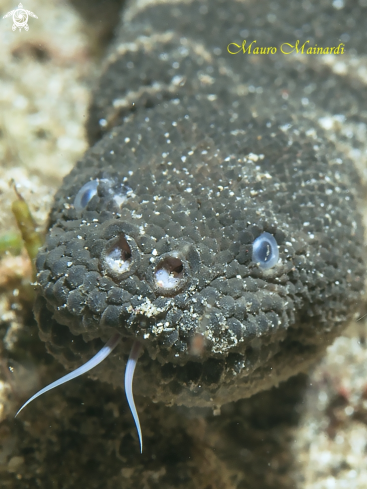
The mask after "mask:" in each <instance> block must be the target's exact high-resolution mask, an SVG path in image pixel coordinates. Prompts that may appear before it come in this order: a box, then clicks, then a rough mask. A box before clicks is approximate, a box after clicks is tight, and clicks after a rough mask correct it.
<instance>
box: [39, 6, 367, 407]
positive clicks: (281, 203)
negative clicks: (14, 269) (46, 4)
mask: <svg viewBox="0 0 367 489" xmlns="http://www.w3.org/2000/svg"><path fill="white" fill-rule="evenodd" d="M352 4H353V7H350V8H351V9H352V10H351V12H350V14H349V15H347V13H346V11H345V10H343V11H339V10H336V9H334V8H333V7H332V6H331V3H330V5H329V4H328V5H327V6H326V7H325V8H324V10H323V7H318V6H317V7H316V4H315V5H312V4H307V5H308V7H307V5H306V3H303V4H302V6H301V4H300V3H299V2H285V3H284V5H283V3H282V2H278V3H276V4H275V3H269V4H267V3H266V2H241V1H231V2H228V1H220V0H211V1H210V2H202V1H200V2H198V1H167V2H166V1H143V0H141V1H138V2H132V3H131V6H130V7H128V8H126V10H125V12H124V16H123V18H122V24H121V27H120V33H119V35H118V37H117V40H116V42H115V45H114V46H113V48H112V49H111V51H110V54H109V56H108V58H107V61H106V66H105V70H104V72H103V74H102V76H101V78H100V82H99V87H98V89H97V91H96V92H95V95H94V100H93V103H92V106H91V110H90V118H89V122H88V134H89V139H90V141H91V143H92V144H94V145H93V146H92V147H91V149H90V150H89V151H88V152H87V153H86V155H85V156H84V158H83V159H82V160H81V161H79V162H78V163H77V164H76V166H75V168H74V169H73V170H72V172H71V173H70V174H69V175H68V176H67V177H66V178H65V180H64V182H63V185H62V187H61V188H60V190H59V191H58V192H57V194H56V197H55V203H54V206H53V209H52V212H51V215H50V220H49V233H48V235H47V241H46V244H45V246H44V247H43V249H41V251H40V253H39V256H38V259H37V269H38V275H37V289H38V299H37V303H36V308H35V311H36V318H37V321H38V324H39V328H40V336H41V339H43V340H44V341H45V342H46V344H47V348H48V350H49V351H50V352H51V353H52V354H53V355H54V356H55V357H56V358H57V359H58V360H60V361H61V362H62V363H63V364H64V365H65V366H66V367H67V368H69V369H71V368H75V367H76V366H79V365H80V364H81V363H83V362H84V361H86V360H87V359H88V358H90V357H91V356H92V355H93V354H94V353H96V352H97V351H98V350H99V349H100V348H101V346H102V344H103V342H106V341H107V340H108V338H109V337H110V336H111V335H112V334H113V333H114V332H119V333H120V334H121V335H122V336H123V341H122V343H121V344H120V345H119V346H118V347H117V349H116V350H115V351H114V352H113V353H112V354H111V355H110V357H109V358H108V359H107V360H106V361H105V362H104V363H103V364H101V366H100V367H98V368H97V369H96V370H95V371H94V372H95V373H94V374H95V376H96V377H98V378H100V379H102V380H105V381H107V382H110V383H113V384H115V385H122V379H123V372H124V368H125V365H126V361H127V357H128V354H129V351H130V349H131V345H132V342H133V340H134V339H138V340H140V341H141V342H142V344H143V348H144V353H143V355H142V357H141V358H140V360H139V364H138V367H137V371H136V378H135V382H134V391H135V392H136V393H137V394H142V395H144V396H148V397H150V398H151V399H152V400H154V401H162V402H164V403H166V404H184V405H186V406H200V407H205V406H221V405H223V404H225V403H228V402H230V401H235V400H238V399H242V398H245V397H250V396H252V395H253V394H255V393H257V392H259V391H261V390H264V389H267V388H269V387H271V386H273V385H277V384H278V383H279V382H280V381H283V380H286V379H288V378H289V377H290V376H292V375H294V374H296V373H298V372H301V371H305V370H306V369H307V368H308V366H309V365H310V364H311V362H314V361H315V359H317V358H318V357H319V356H320V355H321V354H322V352H323V351H324V350H325V348H326V346H327V345H328V344H330V343H331V341H332V340H333V339H334V338H335V337H336V336H337V335H339V334H340V332H341V331H342V329H343V328H344V327H345V326H346V325H347V324H348V322H349V321H350V319H351V318H352V317H353V315H354V314H355V313H356V312H357V311H358V307H359V305H360V301H361V298H362V294H363V291H364V274H365V264H364V249H363V226H362V223H361V218H360V215H359V213H358V211H357V206H358V202H357V201H358V195H357V187H358V176H357V173H356V171H355V168H354V163H353V161H351V160H350V159H348V156H347V155H348V151H347V149H346V148H349V147H350V146H351V145H354V146H355V145H358V144H359V145H361V144H362V143H360V142H358V141H357V140H356V136H355V135H354V134H353V133H352V136H351V137H350V138H349V139H348V138H347V137H343V136H342V135H340V136H337V135H336V131H335V129H334V128H331V129H330V127H328V124H327V121H328V118H333V117H334V116H335V115H339V117H340V115H342V116H343V117H344V120H347V121H348V123H350V124H358V123H359V122H364V121H365V119H366V117H367V115H366V114H367V112H366V91H365V89H364V87H363V83H362V82H361V81H360V80H359V79H358V76H355V77H354V78H353V74H352V73H351V74H350V75H349V76H348V75H347V74H345V73H344V74H338V73H336V72H335V70H334V71H333V69H332V67H330V65H327V64H326V63H324V62H323V61H322V60H321V58H322V55H313V56H312V55H306V54H303V55H301V54H300V55H299V56H298V57H297V56H294V55H284V54H282V53H281V52H280V49H279V47H280V45H281V44H282V43H291V44H294V43H295V41H296V40H297V39H300V40H301V41H300V43H301V44H302V43H303V42H304V41H306V40H309V41H310V45H312V46H314V45H315V44H317V45H318V46H338V45H339V44H340V42H341V40H340V36H341V35H342V34H343V33H345V32H346V30H347V29H349V31H351V30H353V31H357V32H361V33H362V32H363V34H361V36H362V35H364V31H365V30H364V29H360V30H359V31H358V22H362V20H361V19H363V15H365V10H366V9H365V8H363V7H361V6H359V4H358V2H354V3H353V2H352ZM363 12H364V14H363ZM330 16H332V17H331V18H332V21H330ZM353 22H354V24H353ZM352 24H353V25H352ZM244 38H246V39H247V40H248V44H249V43H250V42H251V41H252V40H256V41H257V46H276V47H277V48H278V53H277V54H274V55H256V54H253V55H249V54H242V53H239V54H236V55H231V54H229V53H228V51H227V46H228V44H229V43H237V44H239V45H241V44H242V41H243V40H244ZM349 39H350V41H349V42H348V43H346V48H345V49H346V52H348V50H349V52H354V53H355V54H356V53H358V50H359V48H360V46H361V45H362V44H363V42H365V39H363V38H361V37H360V36H359V35H358V33H357V34H356V35H354V34H353V36H352V35H350V36H349ZM353 50H354V51H353ZM361 107H362V108H363V110H361ZM320 121H321V123H320ZM325 121H326V122H325ZM333 127H334V126H333ZM91 180H92V181H96V180H97V181H98V182H99V183H98V189H97V194H96V195H94V196H93V198H92V199H91V200H90V202H89V203H88V205H87V206H86V208H85V209H84V210H82V211H79V210H78V209H76V208H75V206H74V202H75V197H76V195H77V193H78V191H79V190H80V189H81V188H82V187H83V186H84V185H85V184H86V183H88V182H89V181H91ZM264 231H266V232H268V233H270V234H272V235H273V236H274V237H275V239H276V241H277V243H278V246H279V252H280V259H279V262H278V264H277V265H276V266H275V267H273V268H271V269H269V270H263V269H261V268H260V267H259V266H258V264H257V263H254V262H253V261H252V243H253V242H254V240H255V239H256V238H257V237H258V236H259V235H260V234H261V233H262V232H264ZM116 249H117V250H120V254H121V256H124V257H125V258H126V261H128V264H127V265H126V268H122V269H121V268H118V267H117V265H116V263H117V262H116V260H115V261H114V256H115V255H114V253H115V251H116ZM111 260H112V261H111ZM115 265H116V266H115ZM165 267H166V268H167V267H168V268H169V269H170V270H172V269H174V268H175V267H176V271H175V273H176V276H177V277H178V280H177V284H176V282H175V284H176V285H175V286H174V287H173V288H171V289H169V288H168V289H165V287H162V286H159V284H158V285H157V272H158V271H159V270H162V269H163V270H165Z"/></svg>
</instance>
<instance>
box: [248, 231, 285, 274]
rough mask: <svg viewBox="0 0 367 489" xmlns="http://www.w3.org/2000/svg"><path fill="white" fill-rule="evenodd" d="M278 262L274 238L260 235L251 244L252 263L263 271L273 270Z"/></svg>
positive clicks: (277, 250)
mask: <svg viewBox="0 0 367 489" xmlns="http://www.w3.org/2000/svg"><path fill="white" fill-rule="evenodd" d="M278 260H279V249H278V243H277V242H276V241H275V238H274V236H272V235H271V234H269V233H262V234H260V236H259V237H258V238H256V239H255V241H254V242H253V244H252V261H253V262H255V263H258V264H259V267H260V268H262V269H263V270H268V269H269V268H273V267H274V266H275V265H276V264H277V263H278Z"/></svg>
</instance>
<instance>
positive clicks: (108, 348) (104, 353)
mask: <svg viewBox="0 0 367 489" xmlns="http://www.w3.org/2000/svg"><path fill="white" fill-rule="evenodd" d="M121 338H122V336H121V335H120V334H118V333H116V334H114V335H113V336H112V337H111V338H110V339H109V340H108V341H107V343H106V344H105V345H104V347H103V348H102V349H101V350H100V351H99V352H98V353H97V354H96V355H94V357H93V358H91V359H90V360H88V362H87V363H85V364H84V365H82V366H81V367H79V368H77V369H76V370H74V371H73V372H70V373H69V374H67V375H64V377H61V379H59V380H56V381H55V382H52V384H50V385H48V386H46V387H44V388H43V389H41V390H40V391H38V392H37V393H36V394H35V395H34V396H32V397H31V398H30V399H28V401H27V402H26V403H25V404H23V406H22V407H21V408H20V409H19V411H18V412H17V414H16V415H15V417H17V416H18V414H19V413H20V411H21V410H22V409H24V408H25V407H26V406H27V404H29V403H30V402H32V401H34V399H36V398H37V397H39V396H41V395H42V394H44V393H45V392H48V391H50V390H51V389H53V388H54V387H58V386H59V385H61V384H65V382H69V380H72V379H75V378H76V377H79V376H80V375H83V374H85V373H86V372H89V370H92V368H94V367H96V366H97V365H99V364H100V363H101V362H103V360H104V359H105V358H106V357H108V355H109V354H110V353H111V352H112V350H114V349H115V348H116V346H117V345H118V343H119V342H120V340H121Z"/></svg>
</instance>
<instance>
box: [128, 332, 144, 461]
mask: <svg viewBox="0 0 367 489" xmlns="http://www.w3.org/2000/svg"><path fill="white" fill-rule="evenodd" d="M141 350H142V344H141V343H140V342H139V341H134V343H133V346H132V348H131V352H130V355H129V360H128V361H127V364H126V370H125V394H126V398H127V402H128V403H129V407H130V411H131V414H132V415H133V418H134V422H135V426H136V429H137V432H138V436H139V443H140V453H143V435H142V433H141V428H140V421H139V416H138V413H137V410H136V406H135V402H134V396H133V378H134V371H135V367H136V364H137V361H138V358H139V355H140V352H141Z"/></svg>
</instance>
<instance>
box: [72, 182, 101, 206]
mask: <svg viewBox="0 0 367 489" xmlns="http://www.w3.org/2000/svg"><path fill="white" fill-rule="evenodd" d="M97 187H98V180H91V181H90V182H88V183H86V184H85V185H83V187H82V188H81V189H80V190H79V192H78V193H77V194H76V196H75V199H74V209H75V210H76V211H77V212H82V211H83V210H84V209H85V208H86V207H87V205H88V204H89V202H90V201H91V200H92V199H93V197H94V196H95V195H97Z"/></svg>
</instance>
